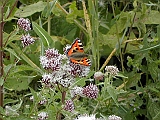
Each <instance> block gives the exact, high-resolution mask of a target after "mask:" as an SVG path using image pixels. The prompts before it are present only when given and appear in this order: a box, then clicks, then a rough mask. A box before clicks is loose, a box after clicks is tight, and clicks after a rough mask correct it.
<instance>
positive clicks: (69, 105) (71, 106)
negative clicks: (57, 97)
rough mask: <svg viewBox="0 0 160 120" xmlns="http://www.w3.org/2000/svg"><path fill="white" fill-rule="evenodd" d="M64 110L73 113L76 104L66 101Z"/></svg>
mask: <svg viewBox="0 0 160 120" xmlns="http://www.w3.org/2000/svg"><path fill="white" fill-rule="evenodd" d="M64 110H66V111H69V112H72V111H73V110H74V104H73V101H72V100H66V103H65V106H64Z"/></svg>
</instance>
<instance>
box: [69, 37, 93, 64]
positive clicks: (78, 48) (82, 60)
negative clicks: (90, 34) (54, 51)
mask: <svg viewBox="0 0 160 120" xmlns="http://www.w3.org/2000/svg"><path fill="white" fill-rule="evenodd" d="M67 56H68V57H69V58H70V61H71V62H73V63H76V64H81V65H85V66H90V65H91V61H90V60H89V59H88V58H87V57H86V55H85V54H84V49H83V45H82V43H81V40H80V39H79V38H76V39H75V41H74V42H73V43H72V46H71V48H70V49H69V50H68V52H67ZM75 56H76V57H78V56H79V58H78V59H77V58H76V57H75Z"/></svg>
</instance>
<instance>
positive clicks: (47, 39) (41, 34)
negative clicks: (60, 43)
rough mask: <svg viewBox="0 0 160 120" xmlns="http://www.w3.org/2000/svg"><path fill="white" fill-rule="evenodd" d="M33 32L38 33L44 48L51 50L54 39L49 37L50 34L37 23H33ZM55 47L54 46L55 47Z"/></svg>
mask: <svg viewBox="0 0 160 120" xmlns="http://www.w3.org/2000/svg"><path fill="white" fill-rule="evenodd" d="M32 25H33V30H34V31H35V32H36V33H37V35H38V36H39V37H40V38H41V40H42V42H43V45H44V47H47V48H49V47H50V44H51V43H53V40H52V38H51V37H50V36H49V35H48V33H47V32H46V31H45V30H44V29H43V28H41V27H40V26H39V25H38V24H37V23H35V22H32ZM53 47H54V46H53Z"/></svg>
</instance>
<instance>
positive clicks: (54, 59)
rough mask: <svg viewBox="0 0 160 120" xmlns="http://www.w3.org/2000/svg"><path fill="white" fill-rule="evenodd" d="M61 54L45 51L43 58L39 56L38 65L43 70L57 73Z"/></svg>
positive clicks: (54, 51) (49, 50)
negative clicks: (39, 64)
mask: <svg viewBox="0 0 160 120" xmlns="http://www.w3.org/2000/svg"><path fill="white" fill-rule="evenodd" d="M61 61H62V58H61V54H59V53H58V50H56V49H54V48H53V49H48V50H46V51H45V56H40V63H41V65H42V66H43V68H44V69H46V70H48V69H50V70H52V71H58V70H59V69H60V66H61V63H62V62H61Z"/></svg>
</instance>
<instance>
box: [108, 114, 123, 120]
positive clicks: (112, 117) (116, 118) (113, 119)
mask: <svg viewBox="0 0 160 120" xmlns="http://www.w3.org/2000/svg"><path fill="white" fill-rule="evenodd" d="M108 120H122V118H121V117H119V116H116V115H110V116H109V117H108Z"/></svg>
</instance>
